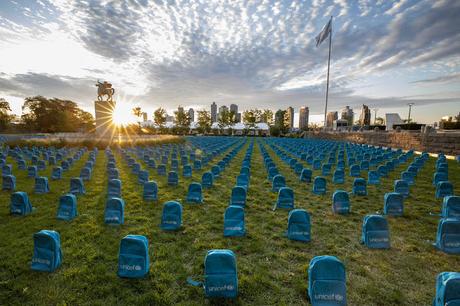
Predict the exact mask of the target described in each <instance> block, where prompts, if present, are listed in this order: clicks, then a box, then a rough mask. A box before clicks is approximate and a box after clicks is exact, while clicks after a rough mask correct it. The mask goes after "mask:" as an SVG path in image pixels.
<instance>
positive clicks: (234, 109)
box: [230, 104, 241, 123]
mask: <svg viewBox="0 0 460 306" xmlns="http://www.w3.org/2000/svg"><path fill="white" fill-rule="evenodd" d="M230 112H233V113H235V120H236V122H237V123H238V122H241V113H238V105H236V104H230Z"/></svg>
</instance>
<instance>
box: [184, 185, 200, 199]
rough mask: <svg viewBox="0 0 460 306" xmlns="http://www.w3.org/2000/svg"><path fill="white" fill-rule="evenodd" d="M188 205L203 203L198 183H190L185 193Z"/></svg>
mask: <svg viewBox="0 0 460 306" xmlns="http://www.w3.org/2000/svg"><path fill="white" fill-rule="evenodd" d="M186 200H187V202H188V203H198V204H200V203H203V192H202V188H201V184H200V183H191V184H190V185H189V186H188V192H187V199H186Z"/></svg>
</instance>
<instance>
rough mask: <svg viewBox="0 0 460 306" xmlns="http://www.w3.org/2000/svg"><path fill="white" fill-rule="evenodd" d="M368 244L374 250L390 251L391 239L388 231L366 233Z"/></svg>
mask: <svg viewBox="0 0 460 306" xmlns="http://www.w3.org/2000/svg"><path fill="white" fill-rule="evenodd" d="M366 242H367V243H366V244H367V246H368V247H369V248H373V249H388V248H389V247H390V238H389V235H388V231H368V232H367V233H366Z"/></svg>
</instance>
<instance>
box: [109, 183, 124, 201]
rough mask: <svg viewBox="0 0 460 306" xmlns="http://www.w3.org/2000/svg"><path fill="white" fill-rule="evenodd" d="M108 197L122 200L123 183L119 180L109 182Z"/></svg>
mask: <svg viewBox="0 0 460 306" xmlns="http://www.w3.org/2000/svg"><path fill="white" fill-rule="evenodd" d="M107 197H109V198H112V197H115V198H121V181H120V180H119V179H111V180H109V186H108V188H107Z"/></svg>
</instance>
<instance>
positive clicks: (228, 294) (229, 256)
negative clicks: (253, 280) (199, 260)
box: [187, 250, 238, 298]
mask: <svg viewBox="0 0 460 306" xmlns="http://www.w3.org/2000/svg"><path fill="white" fill-rule="evenodd" d="M204 274H205V276H204V279H205V280H204V283H201V282H196V281H193V280H192V279H191V278H188V279H187V282H188V283H189V284H190V285H193V286H203V287H204V290H205V295H206V297H208V298H236V297H237V296H238V273H237V267H236V256H235V254H234V253H233V251H231V250H210V251H208V253H207V254H206V257H205V259H204Z"/></svg>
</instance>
